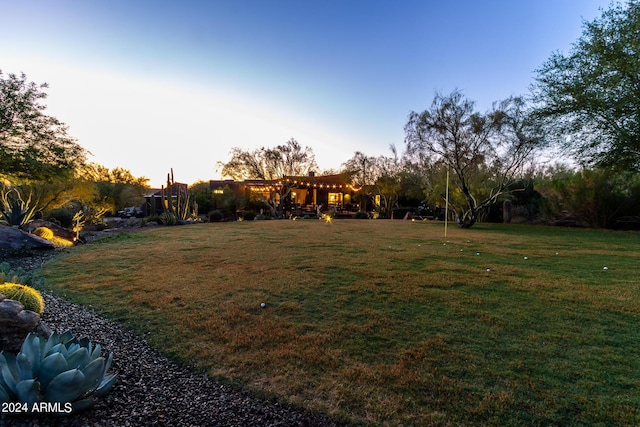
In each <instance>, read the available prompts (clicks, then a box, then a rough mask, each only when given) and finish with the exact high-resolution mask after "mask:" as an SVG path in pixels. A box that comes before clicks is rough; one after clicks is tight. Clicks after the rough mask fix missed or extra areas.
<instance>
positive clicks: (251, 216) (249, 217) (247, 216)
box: [242, 211, 258, 221]
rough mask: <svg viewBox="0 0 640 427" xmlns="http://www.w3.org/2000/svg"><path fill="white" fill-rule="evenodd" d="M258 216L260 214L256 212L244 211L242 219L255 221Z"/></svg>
mask: <svg viewBox="0 0 640 427" xmlns="http://www.w3.org/2000/svg"><path fill="white" fill-rule="evenodd" d="M256 215H258V214H257V213H256V212H254V211H244V212H242V219H243V220H245V221H253V220H254V219H255V218H256Z"/></svg>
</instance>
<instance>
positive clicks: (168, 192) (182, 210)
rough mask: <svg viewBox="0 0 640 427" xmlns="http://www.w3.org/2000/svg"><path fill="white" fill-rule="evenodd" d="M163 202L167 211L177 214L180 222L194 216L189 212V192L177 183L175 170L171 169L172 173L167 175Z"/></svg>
mask: <svg viewBox="0 0 640 427" xmlns="http://www.w3.org/2000/svg"><path fill="white" fill-rule="evenodd" d="M174 189H175V191H174ZM174 192H175V195H176V196H175V200H174V197H173V193H174ZM162 202H163V204H164V207H165V209H166V210H167V211H168V212H170V213H172V214H175V216H176V218H177V219H179V220H185V219H187V218H189V216H190V215H191V214H192V211H190V210H189V205H190V204H191V201H190V196H189V191H188V190H187V191H184V190H183V187H182V186H181V185H180V184H179V183H177V182H175V180H174V179H173V168H171V172H170V173H168V174H167V187H166V189H165V187H163V188H162Z"/></svg>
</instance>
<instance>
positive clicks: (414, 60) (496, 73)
mask: <svg viewBox="0 0 640 427" xmlns="http://www.w3.org/2000/svg"><path fill="white" fill-rule="evenodd" d="M609 4H610V2H609V1H603V0H599V1H598V0H486V1H478V0H468V1H467V0H464V1H463V0H458V1H455V0H450V1H441V0H438V1H435V0H423V1H417V0H410V1H409V0H396V1H393V0H386V1H382V0H370V1H364V0H341V1H339V0H325V1H320V0H308V1H305V0H295V1H292V0H291V1H290V0H262V1H258V0H251V1H244V0H226V1H152V0H144V1H136V0H126V1H120V0H109V1H101V0H90V1H85V0H82V1H80V0H78V1H65V0H56V1H50V0H46V1H45V0H43V1H31V0H23V1H7V0H0V6H1V10H2V12H1V16H0V70H2V72H3V73H4V74H7V73H16V74H17V73H20V72H24V73H25V74H26V75H27V78H28V79H29V80H30V81H35V82H37V83H43V82H47V83H49V86H50V87H49V89H47V93H48V94H49V97H48V98H47V100H46V101H45V103H46V105H47V106H48V108H47V113H48V114H50V115H53V116H55V117H57V118H58V119H60V120H62V121H63V122H65V123H66V124H67V125H68V126H69V133H70V134H71V135H72V136H74V137H75V138H77V140H78V142H79V143H80V145H82V146H83V147H85V148H86V149H87V150H89V151H90V152H91V153H92V156H91V157H90V160H91V161H94V162H97V163H100V164H102V165H105V166H108V167H115V166H120V167H124V168H126V169H129V170H130V171H131V172H132V173H133V174H134V175H136V176H146V177H147V178H149V179H150V184H152V185H154V186H159V185H161V184H162V183H163V180H164V179H165V178H166V174H167V172H168V171H169V169H170V168H173V169H174V174H175V178H176V180H177V181H180V182H186V183H189V184H191V183H194V182H195V181H197V180H199V179H204V180H208V179H217V178H219V177H220V176H219V173H218V172H216V164H217V162H218V161H223V162H225V161H227V160H229V152H230V150H231V148H232V147H241V148H244V149H248V150H253V149H254V148H258V147H260V146H266V147H274V146H276V145H278V144H283V143H285V142H286V141H287V140H289V139H291V138H295V139H297V140H298V141H299V142H300V144H301V145H302V146H309V147H311V148H312V149H313V151H314V153H315V154H316V159H317V162H318V164H319V167H320V171H322V170H324V169H330V168H333V169H338V168H340V165H341V164H342V163H343V162H345V161H347V160H348V159H349V158H351V157H352V156H353V155H354V153H355V152H356V151H361V152H363V153H365V154H366V155H371V156H377V155H381V154H384V155H390V151H389V146H390V145H391V144H395V145H396V147H397V148H398V149H399V151H402V148H403V146H404V125H405V124H406V121H407V116H408V114H409V112H410V111H412V110H414V111H422V110H425V109H427V108H428V107H429V105H430V104H431V101H432V100H433V97H434V94H435V93H436V92H442V93H445V94H447V93H449V92H451V91H452V90H454V89H456V88H457V89H460V90H462V91H463V92H464V94H465V95H466V96H467V97H468V98H469V99H471V100H474V101H475V102H476V106H477V108H478V109H479V110H480V111H486V110H487V109H488V108H489V107H490V106H491V103H492V102H493V101H497V100H501V99H504V98H507V97H509V96H511V95H526V94H527V93H528V90H529V86H530V85H531V83H532V82H533V80H534V76H535V70H536V69H537V68H539V67H540V66H541V65H542V64H543V63H544V62H545V61H546V60H547V59H548V58H549V56H550V55H551V53H552V52H553V51H556V50H558V51H562V52H568V51H569V49H570V48H571V45H572V44H573V43H574V42H575V41H576V40H577V39H578V37H580V35H581V33H582V23H583V21H584V20H586V21H592V20H593V19H594V18H596V17H598V16H600V14H601V12H600V10H599V8H604V9H606V8H608V7H609Z"/></svg>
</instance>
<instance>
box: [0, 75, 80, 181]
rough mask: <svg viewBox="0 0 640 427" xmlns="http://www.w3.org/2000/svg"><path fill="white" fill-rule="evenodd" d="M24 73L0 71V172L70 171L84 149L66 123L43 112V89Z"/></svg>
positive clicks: (25, 175)
mask: <svg viewBox="0 0 640 427" xmlns="http://www.w3.org/2000/svg"><path fill="white" fill-rule="evenodd" d="M45 88H47V84H46V83H45V84H41V85H37V84H35V83H33V82H29V81H27V77H26V76H25V75H24V74H21V75H19V76H18V75H15V74H7V75H6V77H3V75H2V71H0V175H4V176H8V177H16V178H22V179H33V180H38V179H47V178H51V177H54V176H59V175H61V174H70V173H71V172H72V171H73V169H74V168H75V167H76V166H78V165H79V164H82V163H83V162H84V160H85V157H86V153H85V150H84V149H83V148H82V147H81V146H80V145H78V144H77V143H76V141H75V140H74V139H73V138H72V137H70V136H69V135H68V134H67V126H66V125H65V124H64V123H62V122H60V121H59V120H58V119H56V118H55V117H52V116H49V115H46V114H45V113H44V110H45V109H46V106H45V105H43V104H42V102H41V101H42V100H43V99H44V98H46V96H47V95H46V93H45V92H44V89H45Z"/></svg>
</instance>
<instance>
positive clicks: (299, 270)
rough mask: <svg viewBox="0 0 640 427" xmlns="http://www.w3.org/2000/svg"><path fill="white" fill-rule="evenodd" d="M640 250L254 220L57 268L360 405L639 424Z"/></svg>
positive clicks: (156, 337)
mask: <svg viewBox="0 0 640 427" xmlns="http://www.w3.org/2000/svg"><path fill="white" fill-rule="evenodd" d="M525 257H526V259H525ZM639 260H640V234H639V233H637V232H611V231H599V230H580V229H564V228H552V227H542V226H539V227H534V226H523V225H502V224H493V225H489V224H479V225H477V226H474V227H473V228H471V229H469V230H461V229H458V228H456V227H450V228H449V233H448V238H447V241H445V239H444V237H443V226H442V223H437V222H431V223H424V222H411V221H399V220H398V221H390V220H375V221H374V220H371V221H367V220H335V221H334V222H333V223H332V224H326V223H324V222H322V221H317V220H299V221H255V222H254V221H245V222H236V223H214V224H202V225H192V226H180V227H167V228H158V229H154V230H149V231H145V232H141V233H135V234H123V235H119V236H115V237H112V238H107V239H103V240H100V241H97V242H95V243H92V244H88V245H85V246H81V247H78V248H74V249H72V250H71V251H70V252H69V253H67V254H63V255H61V256H59V257H57V258H56V259H54V260H53V261H52V262H50V263H49V264H47V265H46V266H45V267H44V268H43V270H42V274H43V276H44V277H45V279H46V283H47V287H48V288H49V289H52V290H54V291H55V292H56V293H58V294H61V295H65V296H67V297H68V298H70V299H71V300H73V301H76V302H79V303H82V304H87V305H91V306H93V307H95V308H96V309H97V310H98V311H99V312H102V313H103V314H105V315H106V316H107V317H110V318H112V319H115V320H117V321H121V322H123V323H125V324H127V325H128V326H129V327H130V328H132V329H133V330H134V331H136V332H138V333H140V334H142V333H144V334H145V335H144V336H145V338H146V339H147V340H148V341H149V342H150V343H151V344H152V345H153V346H155V347H157V348H158V349H159V350H161V351H163V352H164V353H165V354H168V355H169V356H170V357H172V358H174V359H176V360H178V361H183V362H186V363H193V362H194V361H196V363H197V365H198V366H200V367H202V368H203V369H206V370H207V371H208V372H209V373H210V374H211V375H212V376H213V377H215V378H218V379H224V380H225V381H230V382H233V383H236V384H241V385H242V386H243V387H246V388H248V389H251V390H254V391H258V392H260V393H264V394H265V395H266V396H277V397H279V398H280V399H282V400H283V401H287V402H290V403H292V404H294V405H299V406H302V407H306V408H310V409H313V410H318V411H322V412H325V413H328V414H331V415H333V416H336V417H339V418H341V419H343V420H344V419H346V420H348V421H351V422H353V423H357V424H368V423H371V424H372V425H391V426H393V425H404V426H408V425H463V424H464V425H479V424H481V425H593V424H600V425H639V424H640V316H639V314H640V263H639ZM604 267H607V269H605V268H604ZM262 302H264V303H265V304H266V307H265V308H264V309H263V308H261V307H260V304H261V303H262ZM117 357H118V355H117V354H115V355H114V358H115V359H116V360H117Z"/></svg>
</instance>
